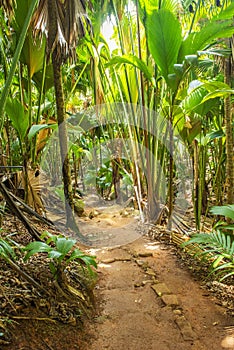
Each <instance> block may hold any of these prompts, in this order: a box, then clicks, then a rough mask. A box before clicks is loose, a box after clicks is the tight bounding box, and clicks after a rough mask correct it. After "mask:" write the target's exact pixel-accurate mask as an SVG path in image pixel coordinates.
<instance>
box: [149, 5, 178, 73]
mask: <svg viewBox="0 0 234 350" xmlns="http://www.w3.org/2000/svg"><path fill="white" fill-rule="evenodd" d="M146 31H147V36H148V44H149V49H150V52H151V54H152V56H153V58H154V60H155V62H156V64H157V66H158V68H159V69H160V71H161V74H162V75H163V77H164V78H165V79H166V80H168V74H171V73H174V64H176V63H177V57H178V52H179V49H180V46H181V43H182V32H181V25H180V22H179V20H178V19H177V18H176V17H175V16H174V15H173V14H172V13H171V12H170V11H168V10H164V9H162V10H159V11H153V12H152V14H149V15H147V18H146Z"/></svg>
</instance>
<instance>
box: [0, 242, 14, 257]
mask: <svg viewBox="0 0 234 350" xmlns="http://www.w3.org/2000/svg"><path fill="white" fill-rule="evenodd" d="M0 256H1V257H3V258H4V259H5V260H9V259H12V260H14V259H15V252H14V250H13V248H12V247H11V246H10V244H9V243H7V242H6V240H4V239H2V238H0Z"/></svg>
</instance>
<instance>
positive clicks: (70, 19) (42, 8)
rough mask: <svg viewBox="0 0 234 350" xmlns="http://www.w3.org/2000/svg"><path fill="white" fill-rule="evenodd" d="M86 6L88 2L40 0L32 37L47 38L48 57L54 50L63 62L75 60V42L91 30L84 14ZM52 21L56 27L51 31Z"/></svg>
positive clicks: (34, 18) (85, 13)
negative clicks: (43, 35)
mask: <svg viewBox="0 0 234 350" xmlns="http://www.w3.org/2000/svg"><path fill="white" fill-rule="evenodd" d="M52 3H53V4H52ZM88 4H89V1H85V0H65V1H64V2H63V1H61V0H56V1H55V0H54V1H53V2H51V0H40V2H39V5H38V8H37V10H36V11H35V14H34V17H33V20H32V26H33V33H34V35H36V36H39V37H42V34H45V35H46V37H47V38H48V40H47V56H48V57H49V56H50V55H51V54H52V52H53V51H54V50H55V48H56V51H57V56H58V57H60V58H61V57H62V59H63V60H66V58H67V57H71V58H72V59H73V60H75V57H76V44H77V40H78V39H80V38H82V37H83V36H84V35H85V33H86V31H87V30H90V28H91V23H90V20H89V18H88V15H87V12H86V5H88ZM51 11H52V12H53V13H52V14H51ZM53 21H56V26H55V29H53V30H52V27H53V24H54V23H53Z"/></svg>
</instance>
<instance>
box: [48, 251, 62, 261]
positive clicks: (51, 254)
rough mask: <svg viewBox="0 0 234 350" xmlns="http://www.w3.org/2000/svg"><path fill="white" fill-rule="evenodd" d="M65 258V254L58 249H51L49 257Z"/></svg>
mask: <svg viewBox="0 0 234 350" xmlns="http://www.w3.org/2000/svg"><path fill="white" fill-rule="evenodd" d="M61 257H62V258H63V257H64V254H62V253H60V252H58V251H57V250H54V249H53V250H51V251H50V252H49V254H48V258H50V259H59V258H61Z"/></svg>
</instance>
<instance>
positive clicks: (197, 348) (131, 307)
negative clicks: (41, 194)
mask: <svg viewBox="0 0 234 350" xmlns="http://www.w3.org/2000/svg"><path fill="white" fill-rule="evenodd" d="M98 210H99V211H100V210H101V209H100V208H99V209H98ZM110 213H111V214H110ZM94 214H95V213H94ZM124 216H125V215H123V213H122V215H117V213H115V210H114V208H110V209H109V214H107V213H103V212H102V213H100V212H99V213H98V215H90V218H84V219H80V222H79V223H80V226H81V229H82V230H83V231H84V232H87V236H88V238H89V239H90V240H92V242H93V246H92V247H91V248H90V247H85V246H82V245H81V248H82V249H84V250H85V251H86V252H88V253H91V254H94V255H96V257H97V261H98V269H97V273H98V281H97V284H96V287H95V289H94V296H95V311H94V312H93V313H92V314H91V316H90V318H89V319H85V321H84V323H83V325H81V324H76V325H73V324H69V323H64V324H62V323H61V322H59V321H56V320H54V319H52V318H50V317H47V316H46V315H45V314H43V313H41V311H40V310H38V309H37V308H36V307H35V306H33V305H31V306H27V307H21V308H19V310H15V311H16V313H15V316H14V318H12V320H13V321H11V325H10V333H9V344H7V342H6V343H5V345H4V344H2V345H0V348H1V349H4V350H57V349H59V350H77V349H79V350H104V349H108V350H187V349H190V350H203V349H207V350H221V349H229V350H231V349H232V350H233V349H234V319H233V315H234V310H233V304H232V303H231V304H229V303H228V301H226V300H225V295H224V294H225V291H224V292H222V293H223V295H222V297H221V299H220V298H218V296H219V295H218V294H217V293H214V292H213V290H214V289H215V286H216V285H217V286H218V287H217V289H218V290H219V284H218V283H214V284H212V286H211V287H210V289H209V288H208V287H207V283H206V282H207V281H204V275H203V274H202V273H201V272H200V268H199V266H197V265H196V263H194V264H192V262H191V263H190V258H189V257H187V255H183V254H182V255H181V252H180V253H179V254H178V248H177V247H175V246H174V245H172V244H169V241H167V240H165V241H164V240H161V237H164V235H163V228H162V227H159V228H157V227H156V228H155V232H156V234H155V235H154V239H152V237H151V238H150V237H149V235H147V234H146V235H143V232H142V230H141V228H139V226H138V224H137V220H136V219H135V218H134V217H133V216H131V217H124ZM126 216H127V215H126ZM94 232H95V233H94ZM98 233H99V234H98ZM120 237H122V238H120ZM123 237H124V238H123ZM1 268H3V267H1ZM0 282H1V281H0ZM18 283H19V282H18ZM19 285H20V283H19ZM0 287H1V290H0V294H2V293H4V290H3V285H2V284H0ZM219 291H220V290H219ZM230 291H231V292H233V295H234V290H233V287H229V289H228V292H230ZM3 315H4V309H2V310H1V317H0V321H1V319H2V317H3ZM0 327H1V322H0ZM4 327H5V326H4ZM0 339H1V338H0Z"/></svg>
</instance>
